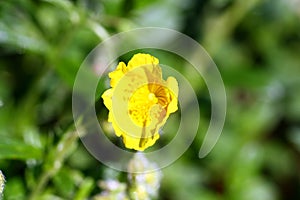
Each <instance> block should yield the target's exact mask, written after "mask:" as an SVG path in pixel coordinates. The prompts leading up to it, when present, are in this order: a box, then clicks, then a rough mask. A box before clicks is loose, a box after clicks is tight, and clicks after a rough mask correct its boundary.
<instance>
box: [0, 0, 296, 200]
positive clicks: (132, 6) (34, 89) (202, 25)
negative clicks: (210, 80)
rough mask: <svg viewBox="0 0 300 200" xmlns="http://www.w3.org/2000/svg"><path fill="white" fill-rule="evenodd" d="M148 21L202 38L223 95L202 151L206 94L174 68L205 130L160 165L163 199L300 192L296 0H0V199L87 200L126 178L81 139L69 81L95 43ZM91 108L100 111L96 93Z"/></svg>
mask: <svg viewBox="0 0 300 200" xmlns="http://www.w3.org/2000/svg"><path fill="white" fill-rule="evenodd" d="M144 26H157V27H165V28H171V29H175V30H178V31H180V32H182V33H184V34H187V35H188V36H190V37H192V38H193V39H195V40H197V41H198V42H199V43H200V44H201V45H203V47H204V48H205V49H206V50H207V51H208V53H209V54H210V55H211V57H212V58H213V60H214V61H215V63H216V64H217V66H218V68H219V70H220V73H221V75H222V78H223V80H224V84H225V87H226V92H227V100H228V107H227V118H226V123H225V127H224V130H223V133H222V135H221V137H220V139H219V141H218V143H217V145H216V146H215V148H214V149H213V151H212V152H211V153H210V154H209V155H208V156H207V157H205V158H204V159H199V158H198V157H197V155H198V151H199V147H200V146H201V144H202V138H203V134H204V133H205V130H206V129H207V125H208V123H209V119H210V107H209V106H210V98H209V94H208V92H207V90H206V87H205V86H203V83H201V84H200V83H199V80H198V79H197V78H193V76H192V75H193V72H192V71H191V70H186V69H180V67H177V69H178V70H180V71H181V73H182V74H184V75H185V76H187V77H190V80H191V84H192V85H193V86H194V88H195V91H197V95H198V100H199V103H200V108H201V127H200V129H199V134H198V136H197V138H196V140H195V141H194V143H193V144H192V146H191V147H190V148H189V150H188V151H187V152H186V153H185V154H184V155H183V156H182V157H181V158H180V159H179V160H178V161H176V162H175V163H174V164H173V165H171V166H169V167H167V168H165V169H163V170H162V173H163V179H162V183H161V188H160V191H159V198H158V199H162V200H182V199H187V200H253V199H255V200H286V199H289V200H292V199H293V200H299V199H300V156H299V153H300V89H299V88H300V1H299V0H248V1H243V0H207V1H206V0H187V1H181V0H163V1H158V0H152V1H146V0H73V1H67V0H28V1H26V0H2V1H0V58H1V59H0V170H2V172H3V174H4V175H5V176H6V180H7V181H6V186H5V190H4V197H3V198H4V199H5V200H10V199H16V200H19V199H32V200H33V199H77V200H79V199H88V198H92V197H93V196H95V195H96V194H98V193H100V192H101V189H100V188H99V187H98V185H97V183H98V181H99V180H105V179H107V178H114V179H118V180H120V181H122V180H124V179H126V174H124V173H118V172H117V171H114V170H110V169H107V167H105V166H104V165H102V164H101V163H100V162H98V161H97V160H96V159H95V158H93V157H92V156H91V155H90V154H89V153H88V152H87V151H86V150H85V148H84V147H83V145H82V143H81V142H80V141H78V137H77V134H76V132H75V131H74V127H73V126H72V124H73V118H72V85H73V82H74V78H75V76H76V72H77V70H78V68H79V67H80V64H81V63H82V61H83V59H84V58H85V57H86V56H87V55H88V53H89V52H90V51H91V50H92V49H93V48H94V47H95V46H96V45H97V44H98V43H100V42H101V41H103V40H104V39H105V38H107V37H109V36H110V35H113V34H115V33H118V32H121V31H126V30H130V29H133V28H139V27H144ZM154 56H156V57H158V58H159V59H160V57H163V58H165V59H167V58H168V57H164V56H163V53H162V55H160V54H159V52H158V53H156V54H155V55H154ZM165 62H166V63H174V65H176V63H177V62H179V63H180V62H182V61H176V60H165ZM104 87H107V86H104V85H103V88H102V89H103V90H104V89H105V88H104ZM97 108H98V109H99V110H100V115H103V116H104V115H106V114H107V111H106V110H105V108H104V107H103V104H102V102H101V101H100V102H97ZM101 109H102V111H101ZM191 120H192V119H191ZM172 123H173V124H174V125H175V124H176V123H177V122H176V120H173V121H172V119H170V121H169V123H168V126H170V127H172ZM163 141H164V140H163V139H162V141H161V142H163ZM158 143H159V141H158Z"/></svg>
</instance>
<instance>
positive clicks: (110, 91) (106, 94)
mask: <svg viewBox="0 0 300 200" xmlns="http://www.w3.org/2000/svg"><path fill="white" fill-rule="evenodd" d="M112 96H113V89H112V88H111V89H108V90H106V91H105V92H104V93H103V94H102V96H101V97H102V99H103V103H104V105H105V106H106V108H107V109H108V110H111V108H112V100H111V98H112Z"/></svg>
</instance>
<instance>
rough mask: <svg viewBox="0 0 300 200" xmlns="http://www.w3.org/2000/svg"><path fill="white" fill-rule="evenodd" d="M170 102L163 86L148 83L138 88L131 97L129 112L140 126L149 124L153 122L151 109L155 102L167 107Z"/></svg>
mask: <svg viewBox="0 0 300 200" xmlns="http://www.w3.org/2000/svg"><path fill="white" fill-rule="evenodd" d="M168 102H169V100H168V94H167V93H166V91H165V89H164V87H163V86H160V85H155V84H148V85H144V86H142V87H140V88H138V89H137V90H136V91H135V92H134V93H133V94H132V96H131V97H130V99H129V104H128V113H129V116H130V118H131V119H132V121H133V122H134V123H135V124H136V125H138V126H141V127H143V126H148V125H149V124H150V122H151V117H150V110H151V108H152V106H154V105H155V104H160V105H161V106H162V107H164V108H165V106H166V104H167V103H168Z"/></svg>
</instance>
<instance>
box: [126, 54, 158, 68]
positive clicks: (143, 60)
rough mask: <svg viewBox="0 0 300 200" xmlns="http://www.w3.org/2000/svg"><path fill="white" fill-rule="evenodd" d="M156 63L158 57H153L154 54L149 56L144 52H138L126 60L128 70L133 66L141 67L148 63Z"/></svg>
mask: <svg viewBox="0 0 300 200" xmlns="http://www.w3.org/2000/svg"><path fill="white" fill-rule="evenodd" d="M158 63H159V61H158V59H157V58H155V57H154V56H151V55H149V54H144V53H138V54H135V55H134V56H133V57H132V58H131V60H130V61H129V62H128V65H127V68H128V70H131V69H133V68H135V67H141V66H144V65H150V64H153V65H157V64H158Z"/></svg>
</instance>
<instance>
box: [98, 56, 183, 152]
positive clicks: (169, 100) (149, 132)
mask: <svg viewBox="0 0 300 200" xmlns="http://www.w3.org/2000/svg"><path fill="white" fill-rule="evenodd" d="M109 77H110V79H111V80H110V85H111V88H110V89H108V90H106V91H105V92H104V93H103V95H102V98H103V100H104V105H105V106H106V107H107V108H108V110H109V115H108V121H109V122H111V123H112V126H113V128H114V130H115V133H116V135H117V136H122V138H123V142H124V144H125V147H126V148H129V149H135V150H139V151H143V150H145V149H146V148H147V147H150V146H152V145H153V144H154V143H155V142H156V140H157V139H158V138H159V133H158V131H159V129H160V128H161V127H162V126H163V125H164V124H165V123H166V120H167V118H168V117H169V115H170V114H171V113H173V112H175V111H176V110H177V109H178V108H177V102H178V100H177V96H178V83H177V81H176V79H175V78H174V77H168V78H167V80H166V81H165V80H163V78H162V71H161V68H160V66H159V61H158V59H157V58H155V57H153V56H151V55H149V54H142V53H139V54H135V55H134V56H133V57H132V58H131V60H130V61H129V62H128V65H127V66H126V64H125V63H124V62H120V63H119V64H118V66H117V68H116V70H115V71H113V72H111V73H109Z"/></svg>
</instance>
